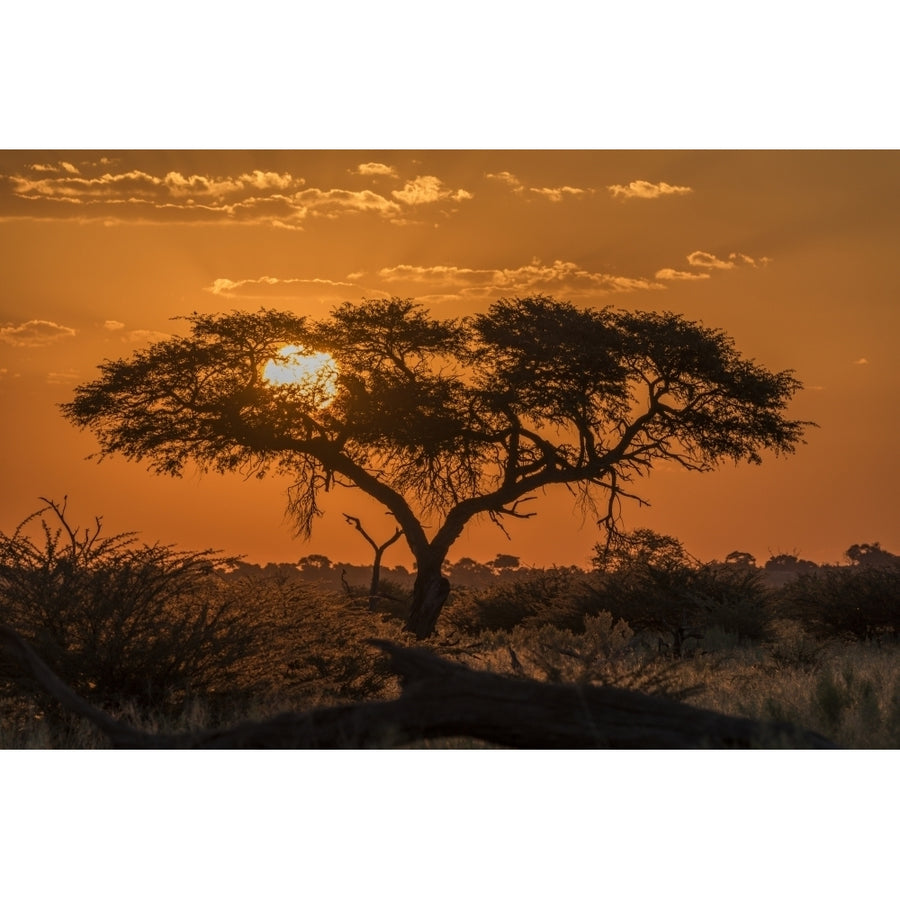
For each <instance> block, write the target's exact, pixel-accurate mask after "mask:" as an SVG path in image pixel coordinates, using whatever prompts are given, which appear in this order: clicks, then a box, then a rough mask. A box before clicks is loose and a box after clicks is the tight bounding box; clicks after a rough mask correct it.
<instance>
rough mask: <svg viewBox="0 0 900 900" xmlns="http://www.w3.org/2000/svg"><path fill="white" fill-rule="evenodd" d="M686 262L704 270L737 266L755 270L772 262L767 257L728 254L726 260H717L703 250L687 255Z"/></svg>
mask: <svg viewBox="0 0 900 900" xmlns="http://www.w3.org/2000/svg"><path fill="white" fill-rule="evenodd" d="M687 261H688V262H689V263H690V264H691V265H692V266H698V267H700V268H704V269H733V268H734V267H735V266H737V265H739V264H740V265H747V266H752V267H753V268H754V269H757V268H759V267H760V266H765V265H768V264H769V263H770V262H771V261H772V260H771V258H770V257H768V256H761V257H759V259H754V258H753V257H752V256H747V254H746V253H729V254H728V259H719V258H718V257H717V256H715V255H714V254H712V253H707V252H706V251H705V250H695V251H694V252H693V253H689V254H688V255H687Z"/></svg>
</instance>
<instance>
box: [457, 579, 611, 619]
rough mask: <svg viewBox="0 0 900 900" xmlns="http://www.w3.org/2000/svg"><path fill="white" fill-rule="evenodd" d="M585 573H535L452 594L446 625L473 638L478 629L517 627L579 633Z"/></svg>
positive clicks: (585, 609)
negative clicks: (548, 627) (560, 629)
mask: <svg viewBox="0 0 900 900" xmlns="http://www.w3.org/2000/svg"><path fill="white" fill-rule="evenodd" d="M583 579H584V573H583V572H582V571H581V570H580V569H577V568H575V567H562V566H554V567H551V568H549V569H535V570H532V571H529V572H526V573H524V574H521V575H517V576H516V577H515V578H512V579H510V580H505V579H504V580H499V579H495V581H494V582H493V584H491V585H490V586H488V587H486V588H483V589H481V590H463V591H458V590H454V592H453V594H452V597H451V602H450V604H449V606H448V608H447V613H446V618H447V623H448V625H450V626H452V627H453V628H456V629H458V630H459V631H461V632H463V633H465V634H469V635H477V634H479V633H481V632H482V631H511V630H512V629H513V628H516V627H517V626H520V625H521V626H526V627H532V626H536V627H540V626H541V625H555V626H558V627H560V628H569V629H570V630H573V631H579V630H582V629H583V627H584V625H583V620H584V616H585V614H589V613H591V612H597V611H598V610H597V609H595V608H594V607H593V606H590V605H584V604H582V603H581V602H580V601H581V599H583V598H584V591H583V590H582V588H581V582H582V581H583Z"/></svg>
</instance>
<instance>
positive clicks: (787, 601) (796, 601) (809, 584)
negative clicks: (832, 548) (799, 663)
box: [778, 566, 900, 640]
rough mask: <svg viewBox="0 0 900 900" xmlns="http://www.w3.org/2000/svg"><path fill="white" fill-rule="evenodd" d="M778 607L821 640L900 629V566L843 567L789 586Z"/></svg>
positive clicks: (884, 633)
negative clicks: (897, 567) (898, 567)
mask: <svg viewBox="0 0 900 900" xmlns="http://www.w3.org/2000/svg"><path fill="white" fill-rule="evenodd" d="M778 609H779V612H780V614H781V615H783V616H784V617H785V618H788V619H793V620H794V621H796V622H799V623H800V624H801V625H802V626H803V627H804V628H805V629H806V630H807V631H808V632H809V633H810V634H812V635H814V636H815V637H818V638H845V639H846V638H849V639H858V640H865V639H868V638H875V637H879V636H891V637H896V636H897V635H898V633H900V569H896V568H880V567H877V566H844V567H838V568H831V569H820V570H819V571H817V572H815V573H812V574H808V575H801V576H800V577H799V578H797V579H796V580H794V581H792V582H790V583H788V584H786V585H784V586H783V587H782V588H781V590H780V591H779V595H778Z"/></svg>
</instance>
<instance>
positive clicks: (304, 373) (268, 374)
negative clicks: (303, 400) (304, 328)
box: [263, 344, 337, 408]
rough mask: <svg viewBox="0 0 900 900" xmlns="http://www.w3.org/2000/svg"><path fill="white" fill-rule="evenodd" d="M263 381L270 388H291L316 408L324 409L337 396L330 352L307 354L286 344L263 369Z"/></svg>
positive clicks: (299, 347)
mask: <svg viewBox="0 0 900 900" xmlns="http://www.w3.org/2000/svg"><path fill="white" fill-rule="evenodd" d="M263 378H264V379H265V380H266V381H268V382H269V384H272V385H285V386H294V387H297V388H299V389H300V391H301V392H302V393H303V394H304V395H306V396H307V397H308V398H309V399H310V400H312V401H313V403H314V404H315V405H316V406H318V407H320V408H321V407H324V406H328V404H329V403H331V401H332V400H334V397H335V394H337V363H335V361H334V357H333V356H332V355H331V354H330V353H317V352H311V351H309V350H307V349H306V347H303V346H301V345H299V344H288V346H286V347H282V348H281V349H280V350H279V351H278V355H277V357H275V358H273V359H270V360H269V361H268V362H267V363H266V364H265V366H264V367H263Z"/></svg>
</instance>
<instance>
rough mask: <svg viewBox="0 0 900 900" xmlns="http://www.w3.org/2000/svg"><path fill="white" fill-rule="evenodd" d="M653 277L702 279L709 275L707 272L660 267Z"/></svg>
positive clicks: (663, 278) (685, 279)
mask: <svg viewBox="0 0 900 900" xmlns="http://www.w3.org/2000/svg"><path fill="white" fill-rule="evenodd" d="M654 277H655V278H659V279H660V280H661V281H703V280H704V279H706V278H709V277H711V276H710V274H709V272H681V271H679V270H678V269H660V270H659V271H658V272H657V273H656V275H655V276H654Z"/></svg>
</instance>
